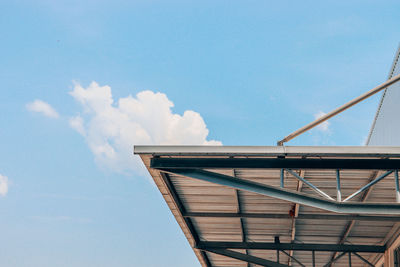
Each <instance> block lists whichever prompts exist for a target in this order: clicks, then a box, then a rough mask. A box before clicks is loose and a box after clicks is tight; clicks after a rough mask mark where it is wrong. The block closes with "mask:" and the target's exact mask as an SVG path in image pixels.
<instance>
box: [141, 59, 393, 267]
mask: <svg viewBox="0 0 400 267" xmlns="http://www.w3.org/2000/svg"><path fill="white" fill-rule="evenodd" d="M398 57H399V52H398V53H397V55H396V59H395V62H394V64H393V67H392V70H391V74H390V76H389V77H391V76H393V75H395V74H396V73H399V67H398V65H397V59H398ZM398 87H400V84H396V85H393V86H391V87H389V88H388V89H386V90H385V92H384V94H383V97H382V99H381V103H380V105H379V108H378V112H377V115H376V118H375V120H374V123H373V126H372V128H371V133H370V136H369V138H368V146H362V147H290V146H288V147H287V146H270V147H267V146H257V147H244V146H233V147H232V146H220V147H216V146H136V147H135V153H136V154H138V155H140V157H141V159H142V161H143V163H144V164H145V166H146V167H147V168H148V170H149V172H150V174H151V176H152V177H153V179H154V181H155V183H156V185H157V187H158V188H159V190H160V192H161V193H162V195H163V197H164V199H165V201H166V202H167V204H168V206H169V208H170V209H171V211H172V213H173V214H174V216H175V218H176V220H177V222H178V223H179V225H180V227H181V228H182V230H183V232H184V234H185V235H186V237H187V239H188V241H189V243H190V245H191V246H192V248H193V250H194V252H195V254H196V255H197V257H198V259H199V261H200V263H201V265H202V266H213V267H222V266H226V267H227V266H272V267H285V266H383V265H384V266H400V265H399V263H398V262H399V261H400V258H399V257H398V255H400V253H399V249H398V247H399V246H400V238H399V234H400V232H399V231H400V224H399V223H400V204H398V203H399V201H400V189H399V182H398V169H400V135H398V134H397V132H398V131H397V130H398V129H400V125H398V124H395V123H393V120H394V119H395V118H396V116H398V115H397V114H399V109H400V107H399V106H397V105H396V101H395V100H394V99H393V98H395V99H399V98H400V91H399V90H397V89H396V88H398ZM398 89H400V88H398ZM394 111H396V112H394Z"/></svg>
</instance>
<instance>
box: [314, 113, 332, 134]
mask: <svg viewBox="0 0 400 267" xmlns="http://www.w3.org/2000/svg"><path fill="white" fill-rule="evenodd" d="M324 115H326V113H325V112H323V111H318V112H317V113H316V114H314V118H315V119H319V118H321V117H322V116H324ZM329 125H330V123H329V122H328V121H324V122H323V123H321V124H319V125H318V126H317V127H316V129H318V130H320V131H321V132H329V131H330V129H329Z"/></svg>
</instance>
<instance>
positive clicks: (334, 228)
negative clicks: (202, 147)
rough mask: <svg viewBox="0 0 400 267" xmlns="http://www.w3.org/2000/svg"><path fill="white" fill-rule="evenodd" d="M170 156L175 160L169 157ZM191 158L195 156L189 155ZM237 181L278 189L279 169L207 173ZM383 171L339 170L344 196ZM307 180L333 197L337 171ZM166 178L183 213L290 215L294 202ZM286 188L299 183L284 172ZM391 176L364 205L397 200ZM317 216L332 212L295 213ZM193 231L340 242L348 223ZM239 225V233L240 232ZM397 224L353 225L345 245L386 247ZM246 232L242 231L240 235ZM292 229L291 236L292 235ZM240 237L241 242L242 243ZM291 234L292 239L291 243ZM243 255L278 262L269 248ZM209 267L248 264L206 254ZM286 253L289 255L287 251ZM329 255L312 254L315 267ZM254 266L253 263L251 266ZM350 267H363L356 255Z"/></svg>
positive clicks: (265, 223)
mask: <svg viewBox="0 0 400 267" xmlns="http://www.w3.org/2000/svg"><path fill="white" fill-rule="evenodd" d="M151 157H152V155H150V154H142V155H141V158H142V160H143V162H144V163H145V165H146V167H147V168H148V170H149V172H150V173H151V175H152V177H153V179H154V181H155V183H156V184H157V186H158V188H159V190H160V191H161V193H162V194H163V196H164V198H165V200H166V202H167V203H168V205H169V207H170V209H171V211H172V213H173V214H174V216H175V218H176V220H177V222H178V223H179V225H180V226H181V228H182V230H183V232H184V233H185V235H186V237H187V239H188V240H189V242H190V244H191V245H192V247H193V246H194V242H193V237H192V236H191V234H190V231H189V230H188V227H187V225H186V223H185V221H184V218H183V217H182V214H180V212H179V210H178V209H177V206H176V203H174V200H173V198H172V197H171V192H169V190H168V189H167V187H166V185H165V183H164V182H163V180H162V179H161V176H160V175H161V174H160V172H159V171H158V170H155V169H152V168H150V159H151ZM168 157H174V156H168ZM191 157H193V156H191ZM210 171H213V172H217V173H222V174H226V175H230V176H235V177H237V178H238V179H246V180H251V181H255V182H258V183H263V184H267V185H271V186H276V187H279V185H280V179H279V177H280V170H275V169H223V170H216V169H213V170H210ZM380 173H383V172H377V171H372V170H343V171H342V172H341V186H342V195H343V197H346V196H348V195H350V194H351V193H353V192H355V191H356V190H358V189H359V188H360V187H362V186H364V185H365V184H367V183H368V182H369V181H371V180H372V179H373V178H374V177H376V176H377V175H379V174H380ZM303 175H304V177H305V179H307V180H308V181H310V182H311V183H312V184H314V185H315V186H317V187H318V188H320V189H321V190H323V191H324V192H326V193H328V194H329V195H330V196H331V197H333V198H336V173H335V170H305V171H304V173H303ZM169 177H170V180H171V182H172V184H173V186H174V187H175V189H176V192H177V193H178V196H179V198H180V200H181V201H182V204H183V205H184V208H185V209H186V212H220V213H238V212H239V211H240V210H241V212H242V213H274V214H290V212H291V211H293V210H294V209H295V203H291V202H287V201H283V200H278V199H275V198H271V197H267V196H262V195H258V194H254V193H249V192H245V191H239V193H238V192H237V190H235V189H232V188H229V187H224V186H220V185H217V184H213V183H209V182H204V181H199V180H195V179H190V178H186V177H182V176H178V175H174V174H169ZM285 188H288V189H291V190H298V188H299V181H298V180H297V179H296V178H294V177H293V176H292V175H290V174H289V173H285ZM393 188H394V176H393V174H391V175H390V176H388V177H387V178H385V179H384V180H382V181H380V182H379V183H378V184H376V185H375V186H374V187H373V190H371V192H370V194H368V195H366V196H364V198H365V199H364V201H365V202H395V201H396V200H395V195H394V190H393ZM300 190H301V191H302V192H304V193H307V194H310V195H312V196H315V197H319V195H317V194H316V193H315V192H314V191H313V190H311V188H309V187H308V186H307V185H303V186H301V185H300ZM362 198H363V194H360V195H359V196H357V197H356V198H354V199H353V200H352V201H361V200H362ZM302 213H307V214H310V213H320V214H333V213H329V212H327V211H324V210H319V209H316V208H311V207H307V206H300V207H299V214H302ZM191 221H192V223H193V226H194V229H195V231H196V232H197V234H198V236H199V238H200V240H201V241H234V242H242V241H248V242H274V237H275V236H279V237H280V241H281V242H283V243H288V242H296V243H324V244H338V243H340V242H341V240H342V237H343V235H344V234H345V231H346V229H347V228H348V226H349V224H350V223H351V221H346V220H334V221H330V220H321V219H318V220H313V219H307V220H305V219H295V218H289V219H270V218H242V219H240V218H209V217H203V218H200V217H196V218H191ZM242 225H243V230H242ZM397 227H398V225H397V224H395V223H393V222H386V221H378V222H370V221H357V222H355V224H354V226H353V227H352V230H351V232H350V234H349V235H348V237H347V238H346V241H345V244H363V245H384V244H385V243H386V242H387V238H389V237H390V235H391V233H393V231H394V230H395V229H397ZM243 231H244V233H243ZM294 231H295V233H294ZM244 235H245V239H246V240H244ZM292 236H294V240H293V239H292ZM194 251H195V253H196V255H197V256H198V258H199V260H200V262H201V264H202V265H203V266H207V265H206V263H205V261H204V255H201V252H200V251H199V250H198V249H195V248H194ZM236 251H238V252H241V253H248V254H249V255H252V256H257V257H260V258H264V259H269V260H272V261H276V251H269V250H248V251H247V252H246V251H245V250H236ZM205 253H206V256H207V258H208V260H209V261H210V263H211V265H212V266H248V265H247V263H246V262H243V261H239V260H235V259H232V258H228V257H225V256H220V255H216V254H213V253H210V252H205ZM288 253H289V251H288ZM332 255H333V253H332V252H316V266H323V265H324V264H326V263H327V262H328V261H329V260H330V259H331V257H332ZM360 255H361V256H363V257H365V258H366V259H369V260H371V261H374V260H376V259H377V254H374V253H360ZM293 256H294V257H295V258H297V259H298V260H299V261H300V262H302V263H303V264H304V265H306V266H312V257H311V252H308V251H305V252H303V251H294V253H293ZM280 262H281V263H285V264H290V265H292V266H300V265H298V264H297V263H296V262H293V261H291V260H289V258H288V257H287V256H285V255H284V254H282V253H281V254H280ZM253 266H255V265H253ZM334 266H348V258H347V256H345V257H342V258H341V259H340V260H338V261H337V262H335V264H334ZM352 266H366V265H365V263H364V262H362V261H361V260H360V259H358V258H357V257H354V256H353V257H352Z"/></svg>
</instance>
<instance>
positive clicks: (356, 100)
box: [277, 74, 400, 146]
mask: <svg viewBox="0 0 400 267" xmlns="http://www.w3.org/2000/svg"><path fill="white" fill-rule="evenodd" d="M399 80H400V74H399V75H396V76H394V77H393V78H392V79H389V80H387V81H386V82H384V83H382V84H381V85H378V86H377V87H375V88H373V89H372V90H370V91H368V92H366V93H364V94H362V95H360V96H359V97H356V98H354V99H353V100H351V101H350V102H347V103H346V104H344V105H343V106H340V107H338V108H337V109H335V110H333V111H331V112H329V113H328V114H325V115H324V116H322V117H321V118H319V119H316V120H315V121H313V122H311V123H309V124H307V125H306V126H304V127H302V128H300V129H298V130H297V131H295V132H293V133H291V134H289V135H288V136H286V137H285V138H283V139H282V140H280V141H278V144H277V145H278V146H282V145H283V143H285V142H287V141H290V140H292V139H293V138H295V137H296V136H298V135H300V134H302V133H304V132H306V131H308V130H310V129H312V128H314V127H315V126H317V125H319V124H321V123H323V122H324V121H326V120H328V119H330V118H332V117H333V116H335V115H337V114H339V113H341V112H343V111H345V110H346V109H348V108H350V107H352V106H354V105H355V104H357V103H359V102H361V101H363V100H364V99H366V98H368V97H370V96H372V95H374V94H376V93H378V92H379V91H381V90H383V89H385V88H386V87H388V86H390V85H392V84H394V83H396V82H397V81H399Z"/></svg>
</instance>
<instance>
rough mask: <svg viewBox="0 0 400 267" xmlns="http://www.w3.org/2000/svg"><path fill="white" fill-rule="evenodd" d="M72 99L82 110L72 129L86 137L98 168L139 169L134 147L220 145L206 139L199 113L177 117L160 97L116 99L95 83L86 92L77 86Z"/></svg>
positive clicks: (143, 94) (144, 93)
mask: <svg viewBox="0 0 400 267" xmlns="http://www.w3.org/2000/svg"><path fill="white" fill-rule="evenodd" d="M70 95H71V96H72V97H73V98H74V99H75V100H76V101H78V102H79V103H80V104H81V106H82V109H83V111H82V114H81V115H77V116H75V117H72V118H70V120H69V123H70V126H71V127H72V128H73V129H75V130H76V131H77V132H78V133H80V134H81V135H82V136H83V137H84V138H85V140H86V142H87V144H88V146H89V148H90V150H91V151H92V152H93V154H94V156H95V159H96V161H97V162H98V163H99V164H100V166H106V167H109V168H111V169H113V170H116V171H126V170H131V169H133V170H135V169H137V168H138V163H137V162H135V161H134V159H133V157H132V149H133V145H140V144H146V145H221V142H219V141H215V140H207V136H208V133H209V131H208V129H207V126H206V124H205V122H204V120H203V118H202V117H201V115H200V114H199V113H197V112H195V111H191V110H187V111H185V112H184V113H183V115H180V114H176V113H173V112H172V110H171V108H172V107H173V106H174V104H173V102H172V101H170V100H169V99H168V97H167V96H166V95H165V94H162V93H155V92H152V91H142V92H140V93H138V94H137V95H136V96H135V97H133V96H128V97H122V98H120V99H118V100H116V101H114V99H113V96H112V92H111V87H110V86H107V85H106V86H100V85H98V84H97V83H96V82H92V83H91V84H90V85H89V86H88V87H87V88H84V87H82V86H81V85H80V84H76V85H75V86H74V89H73V90H72V91H71V92H70Z"/></svg>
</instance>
